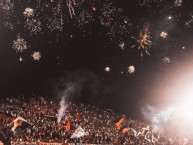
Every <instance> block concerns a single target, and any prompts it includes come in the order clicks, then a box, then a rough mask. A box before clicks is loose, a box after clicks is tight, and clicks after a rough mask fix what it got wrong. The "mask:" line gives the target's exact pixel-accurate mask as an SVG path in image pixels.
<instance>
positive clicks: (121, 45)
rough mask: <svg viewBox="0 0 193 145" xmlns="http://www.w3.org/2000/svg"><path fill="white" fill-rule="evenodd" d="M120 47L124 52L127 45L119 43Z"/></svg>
mask: <svg viewBox="0 0 193 145" xmlns="http://www.w3.org/2000/svg"><path fill="white" fill-rule="evenodd" d="M119 47H120V48H121V49H122V50H124V49H125V43H124V42H121V43H119Z"/></svg>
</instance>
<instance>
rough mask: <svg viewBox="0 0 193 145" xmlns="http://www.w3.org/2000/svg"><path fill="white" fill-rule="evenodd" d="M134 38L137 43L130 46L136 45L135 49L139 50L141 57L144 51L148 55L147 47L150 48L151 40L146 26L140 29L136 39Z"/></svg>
mask: <svg viewBox="0 0 193 145" xmlns="http://www.w3.org/2000/svg"><path fill="white" fill-rule="evenodd" d="M132 38H134V37H132ZM134 39H136V38H134ZM136 40H137V44H136V45H133V46H132V48H133V47H137V49H139V50H141V57H143V55H144V53H145V54H147V55H150V52H149V48H151V44H152V42H151V36H150V31H149V28H148V27H146V28H145V30H144V31H140V33H139V36H138V39H136Z"/></svg>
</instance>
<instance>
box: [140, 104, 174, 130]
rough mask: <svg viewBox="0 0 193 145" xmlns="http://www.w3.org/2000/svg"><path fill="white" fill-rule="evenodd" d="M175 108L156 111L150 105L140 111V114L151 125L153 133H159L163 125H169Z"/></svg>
mask: <svg viewBox="0 0 193 145" xmlns="http://www.w3.org/2000/svg"><path fill="white" fill-rule="evenodd" d="M174 112H175V108H173V107H166V108H164V109H156V108H154V107H152V106H150V105H147V106H146V107H145V108H143V109H142V113H143V115H144V117H145V119H146V120H148V121H149V122H150V123H151V126H152V130H153V132H158V131H160V130H161V129H162V128H163V127H164V125H166V124H167V123H169V121H171V120H172V118H173V113H174Z"/></svg>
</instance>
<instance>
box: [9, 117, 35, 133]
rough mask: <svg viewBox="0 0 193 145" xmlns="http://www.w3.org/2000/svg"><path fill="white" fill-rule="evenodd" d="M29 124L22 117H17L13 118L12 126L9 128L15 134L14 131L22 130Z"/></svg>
mask: <svg viewBox="0 0 193 145" xmlns="http://www.w3.org/2000/svg"><path fill="white" fill-rule="evenodd" d="M31 125H32V124H31V123H29V122H27V121H26V120H25V119H23V118H22V117H18V118H16V119H15V120H13V127H12V129H11V130H12V131H13V132H14V134H15V133H19V132H21V131H24V130H25V129H26V128H28V127H29V126H31Z"/></svg>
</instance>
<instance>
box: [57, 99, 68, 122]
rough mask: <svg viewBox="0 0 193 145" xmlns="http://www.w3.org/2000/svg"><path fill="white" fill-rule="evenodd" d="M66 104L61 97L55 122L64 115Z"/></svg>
mask: <svg viewBox="0 0 193 145" xmlns="http://www.w3.org/2000/svg"><path fill="white" fill-rule="evenodd" d="M66 108H67V106H66V103H65V98H64V97H62V100H61V101H60V109H59V110H58V116H57V117H58V118H57V122H58V123H60V121H61V120H62V117H63V116H64V115H65V110H66Z"/></svg>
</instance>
